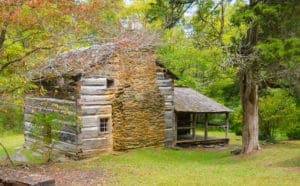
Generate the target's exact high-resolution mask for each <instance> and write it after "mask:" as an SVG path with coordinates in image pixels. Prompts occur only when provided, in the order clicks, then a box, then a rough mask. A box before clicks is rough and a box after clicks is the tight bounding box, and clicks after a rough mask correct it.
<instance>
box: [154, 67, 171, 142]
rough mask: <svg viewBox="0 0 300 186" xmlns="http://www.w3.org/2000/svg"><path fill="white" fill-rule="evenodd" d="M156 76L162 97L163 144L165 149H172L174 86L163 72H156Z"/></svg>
mask: <svg viewBox="0 0 300 186" xmlns="http://www.w3.org/2000/svg"><path fill="white" fill-rule="evenodd" d="M156 76H157V85H158V87H159V90H160V92H161V94H162V95H163V97H164V121H165V125H164V134H165V140H164V143H165V146H166V147H172V146H173V145H174V142H175V112H174V84H173V80H172V79H171V78H169V77H168V76H167V75H166V73H165V72H157V73H156Z"/></svg>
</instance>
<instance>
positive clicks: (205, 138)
mask: <svg viewBox="0 0 300 186" xmlns="http://www.w3.org/2000/svg"><path fill="white" fill-rule="evenodd" d="M207 132H208V114H207V113H205V130H204V140H207Z"/></svg>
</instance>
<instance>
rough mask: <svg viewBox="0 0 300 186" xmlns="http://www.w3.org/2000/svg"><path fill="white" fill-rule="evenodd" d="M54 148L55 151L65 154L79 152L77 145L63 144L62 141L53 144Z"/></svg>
mask: <svg viewBox="0 0 300 186" xmlns="http://www.w3.org/2000/svg"><path fill="white" fill-rule="evenodd" d="M53 147H54V149H58V150H61V151H63V152H77V145H75V144H70V143H66V142H62V141H56V142H55V143H54V144H53Z"/></svg>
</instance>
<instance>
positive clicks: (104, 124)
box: [100, 118, 108, 133]
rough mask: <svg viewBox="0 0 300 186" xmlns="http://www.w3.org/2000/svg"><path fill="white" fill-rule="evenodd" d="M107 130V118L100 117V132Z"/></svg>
mask: <svg viewBox="0 0 300 186" xmlns="http://www.w3.org/2000/svg"><path fill="white" fill-rule="evenodd" d="M104 132H108V118H100V133H104Z"/></svg>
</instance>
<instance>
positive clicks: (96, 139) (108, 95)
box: [77, 76, 114, 156]
mask: <svg viewBox="0 0 300 186" xmlns="http://www.w3.org/2000/svg"><path fill="white" fill-rule="evenodd" d="M79 94H80V96H79V99H78V101H77V102H78V115H79V120H80V133H79V135H78V149H79V151H80V152H81V156H87V155H89V154H93V153H96V152H100V151H111V150H112V118H111V113H112V106H111V104H112V100H113V97H114V91H113V89H111V88H108V87H107V79H106V78H103V77H100V76H90V77H83V78H82V80H81V86H80V92H79ZM101 118H107V119H108V126H107V127H108V128H107V131H106V132H101V131H100V119H101Z"/></svg>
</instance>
